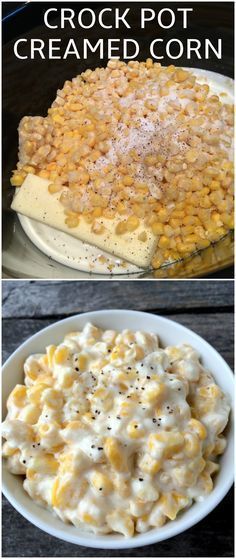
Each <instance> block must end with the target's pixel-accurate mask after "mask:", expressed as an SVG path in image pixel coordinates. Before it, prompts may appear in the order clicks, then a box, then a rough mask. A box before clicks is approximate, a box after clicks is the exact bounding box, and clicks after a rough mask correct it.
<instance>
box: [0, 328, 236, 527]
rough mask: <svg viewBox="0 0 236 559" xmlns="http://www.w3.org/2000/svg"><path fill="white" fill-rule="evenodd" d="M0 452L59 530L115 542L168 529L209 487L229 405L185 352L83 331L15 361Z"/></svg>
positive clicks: (150, 338)
mask: <svg viewBox="0 0 236 559" xmlns="http://www.w3.org/2000/svg"><path fill="white" fill-rule="evenodd" d="M24 372H25V383H24V384H23V385H19V384H18V385H16V387H15V388H14V390H13V391H12V392H11V394H10V396H9V398H8V402H7V408H8V415H7V418H6V420H5V422H4V423H3V436H4V438H5V439H6V442H5V443H4V445H3V455H4V456H5V457H6V460H7V468H8V469H9V470H10V472H12V473H13V474H20V475H24V476H25V479H24V483H23V485H24V488H25V490H26V491H27V492H28V494H29V495H30V497H31V498H32V499H33V500H34V501H36V502H37V503H39V504H41V505H43V506H45V507H47V508H49V509H50V510H51V511H53V512H54V513H56V514H57V515H58V516H59V517H60V518H61V519H62V520H63V521H64V522H70V523H73V524H74V525H75V526H77V527H79V528H85V529H87V530H89V531H92V532H95V533H99V534H101V533H103V534H107V533H111V532H119V533H121V534H123V535H124V536H125V537H129V536H133V534H134V533H137V532H146V531H147V530H149V529H151V528H152V527H160V526H162V525H163V524H164V523H165V522H166V521H168V520H174V519H175V518H176V516H177V515H178V513H179V511H181V510H183V509H185V508H187V507H190V506H191V504H192V503H193V502H194V501H195V500H202V499H204V497H205V496H206V495H208V493H210V492H211V491H212V489H213V480H212V476H213V475H214V474H215V472H217V471H218V469H219V464H218V462H217V457H218V455H219V454H222V453H223V452H224V449H225V446H226V439H225V437H224V436H223V435H222V433H223V431H224V429H225V426H226V424H227V422H228V417H229V411H230V407H229V404H228V401H227V398H226V396H225V395H224V394H223V393H222V391H221V389H220V388H219V386H217V384H216V383H215V381H214V378H213V377H212V375H211V373H209V371H207V370H205V369H204V368H203V366H202V365H201V364H200V361H199V355H198V353H197V352H196V351H195V350H194V349H193V348H192V347H191V346H188V345H180V346H173V347H172V346H171V347H166V348H165V349H161V348H160V347H159V343H158V337H157V336H156V334H147V333H143V332H140V331H138V332H131V331H129V330H124V331H123V332H121V333H118V332H116V331H113V330H106V331H102V330H100V329H99V328H96V327H95V326H93V325H92V324H89V323H88V324H87V325H86V326H85V327H84V329H83V331H82V332H71V333H70V334H68V335H67V336H66V337H65V339H64V341H63V343H61V344H59V345H58V346H54V345H50V346H48V347H47V348H46V354H45V355H43V354H37V355H31V356H30V357H28V359H27V360H26V362H25V365H24Z"/></svg>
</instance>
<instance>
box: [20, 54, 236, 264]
mask: <svg viewBox="0 0 236 559" xmlns="http://www.w3.org/2000/svg"><path fill="white" fill-rule="evenodd" d="M223 100H224V98H223V97H222V100H221V99H220V97H219V96H217V95H212V94H211V93H210V91H209V86H208V85H206V84H202V83H201V84H200V83H198V81H197V79H196V77H194V76H193V74H192V73H190V72H188V71H185V70H183V69H180V68H176V67H175V66H173V65H171V66H168V67H167V68H164V67H162V66H161V65H160V64H158V63H153V62H152V60H151V59H148V60H147V61H146V62H141V63H140V62H137V61H132V62H129V63H128V64H126V63H124V62H121V61H119V60H111V61H110V62H108V65H107V67H106V68H96V70H94V71H92V70H86V72H84V73H83V74H81V75H79V76H77V77H76V78H74V79H72V81H71V82H70V81H66V82H65V84H64V87H63V89H61V90H58V91H57V97H56V99H55V101H54V102H53V104H52V107H51V108H50V109H49V110H48V115H47V116H46V117H45V118H43V117H38V116H37V117H24V118H23V119H22V120H21V123H20V126H19V162H18V164H17V170H15V171H14V174H13V177H12V180H11V183H12V185H13V186H21V184H22V182H23V181H24V178H25V177H26V175H27V174H28V173H33V174H36V175H37V176H40V177H42V178H45V179H49V180H50V181H52V183H51V185H50V186H49V191H50V193H51V194H54V193H56V192H57V193H58V192H60V191H62V192H61V195H60V201H61V203H62V204H63V206H64V208H65V221H66V223H67V225H68V226H69V227H72V228H73V227H76V226H77V225H78V224H79V220H80V217H81V216H83V217H84V218H85V220H86V221H87V222H88V223H91V228H92V230H93V231H94V232H96V233H97V234H98V235H99V234H100V233H101V232H104V226H103V225H102V224H101V219H99V218H102V217H104V218H108V219H114V218H117V216H118V217H119V222H118V224H117V223H116V233H118V234H120V235H122V234H124V233H126V232H129V231H134V230H135V229H136V228H137V227H138V226H139V224H140V222H141V221H142V223H144V224H145V226H146V228H147V229H149V228H151V230H152V232H153V233H154V234H155V235H156V236H157V251H156V254H155V255H154V258H153V261H152V265H153V267H154V268H158V267H159V266H161V265H162V264H163V263H165V262H170V261H174V260H178V259H181V258H183V257H185V256H188V255H189V254H191V253H193V252H195V251H196V250H199V249H202V248H205V247H207V246H209V244H210V243H211V242H214V241H216V240H218V239H219V238H221V237H223V236H224V235H225V234H226V233H227V232H228V230H229V229H232V228H233V224H234V219H233V163H232V156H231V153H232V138H233V107H232V105H230V104H224V101H223ZM140 240H143V241H145V240H146V234H145V232H144V234H143V238H142V239H140Z"/></svg>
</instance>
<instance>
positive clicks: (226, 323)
mask: <svg viewBox="0 0 236 559" xmlns="http://www.w3.org/2000/svg"><path fill="white" fill-rule="evenodd" d="M168 318H170V319H173V320H176V321H177V322H179V323H180V324H183V326H186V327H187V328H191V329H192V330H194V331H195V332H196V333H197V334H199V335H200V336H202V337H203V338H204V339H206V340H207V341H208V342H209V343H210V344H212V345H213V347H214V348H215V349H216V350H217V351H219V353H220V354H221V355H222V357H224V359H225V360H226V361H227V363H228V364H229V365H230V367H233V359H234V356H233V347H234V345H233V322H234V321H233V313H228V312H226V313H221V314H218V313H217V312H214V313H211V314H204V315H202V314H198V313H194V314H186V313H183V314H178V315H175V314H171V315H169V317H168ZM13 320H14V319H9V318H8V319H4V321H3V340H2V342H3V360H4V361H5V360H6V359H7V357H9V355H10V354H11V353H12V352H13V351H15V349H16V348H17V347H18V346H19V345H20V344H21V343H23V342H24V341H25V340H26V339H27V338H29V337H30V336H32V335H33V334H35V333H36V332H38V331H39V330H41V329H42V328H45V327H46V326H48V325H49V324H52V323H53V322H55V319H53V318H51V319H30V318H29V319H23V320H22V319H19V320H18V321H15V320H14V322H13Z"/></svg>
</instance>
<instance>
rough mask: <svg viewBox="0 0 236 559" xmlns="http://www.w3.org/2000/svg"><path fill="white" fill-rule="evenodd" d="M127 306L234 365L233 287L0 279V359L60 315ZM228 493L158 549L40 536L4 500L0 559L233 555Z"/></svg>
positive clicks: (228, 284) (227, 284)
mask: <svg viewBox="0 0 236 559" xmlns="http://www.w3.org/2000/svg"><path fill="white" fill-rule="evenodd" d="M105 308H107V309H109V308H118V309H121V308H126V309H135V310H142V311H147V312H152V313H155V314H161V315H164V316H168V317H169V318H171V319H173V320H176V321H178V322H180V323H181V324H183V325H185V326H187V327H189V328H192V329H193V330H194V331H195V332H197V333H198V334H200V336H203V337H204V338H205V339H206V340H207V341H208V342H210V343H211V344H212V345H213V346H214V347H215V348H216V349H217V350H218V351H219V352H220V353H221V355H222V356H223V357H224V359H225V360H226V361H227V363H228V364H229V365H230V366H231V367H233V282H231V281H224V280H223V281H209V280H206V281H185V280H184V281H179V282H177V281H120V282H116V281H114V282H109V283H108V282H107V283H104V282H102V281H101V282H99V281H90V282H87V281H86V282H82V281H81V282H79V281H78V282H72V281H71V282H69V281H65V282H60V281H55V282H53V281H50V282H48V281H45V282H43V281H37V282H35V281H30V282H24V281H18V282H15V281H3V361H5V359H6V358H7V357H8V356H9V355H10V354H11V353H12V352H13V351H14V350H15V349H16V348H17V347H18V346H19V345H20V344H21V343H22V342H23V341H24V340H26V339H27V338H28V337H29V336H31V335H32V334H34V333H35V332H37V331H38V330H40V329H42V328H44V327H45V326H47V325H49V324H51V323H53V322H55V321H57V320H60V319H61V318H64V317H67V316H70V315H73V314H76V313H82V312H86V311H90V310H98V309H105ZM233 554H234V552H233V491H232V490H231V491H230V492H229V493H228V495H227V496H226V497H225V499H224V500H223V501H222V502H221V503H220V505H218V507H217V508H216V509H215V510H214V511H213V512H212V513H211V514H209V515H208V516H207V517H206V518H205V519H204V520H202V521H201V522H199V524H197V525H196V526H194V527H193V528H191V529H189V530H188V531H187V532H185V533H183V534H181V535H179V536H176V537H174V538H172V539H170V540H167V541H164V542H161V543H158V544H156V545H151V546H146V547H142V548H138V549H134V550H117V551H115V550H114V551H109V550H102V549H97V550H94V549H91V548H85V547H80V546H75V545H73V544H69V543H65V542H63V541H60V540H58V539H56V538H54V537H52V536H49V535H47V534H46V533H44V532H42V531H40V530H39V529H37V528H36V527H34V526H33V525H32V524H30V523H29V522H28V521H27V520H25V519H24V518H23V517H22V516H21V515H20V514H19V513H18V512H16V511H15V510H14V509H13V508H12V506H11V505H10V504H9V503H8V501H7V500H6V499H5V498H3V556H4V557H35V556H36V557H94V556H99V557H118V556H121V557H127V556H129V557H137V556H138V557H139V556H141V557H147V556H151V557H161V556H162V557H173V556H177V557H186V556H193V557H199V556H200V557H233Z"/></svg>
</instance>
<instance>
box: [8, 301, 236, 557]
mask: <svg viewBox="0 0 236 559" xmlns="http://www.w3.org/2000/svg"><path fill="white" fill-rule="evenodd" d="M111 315H112V316H114V318H116V319H118V317H119V315H122V318H126V319H127V320H128V317H131V316H132V318H133V319H134V320H135V318H137V322H135V324H136V325H135V326H133V328H132V327H131V326H129V325H127V326H125V325H123V326H122V329H123V328H125V327H127V328H131V329H140V328H139V326H138V319H140V320H141V319H142V318H143V319H144V320H146V321H148V320H149V321H150V323H151V322H153V326H152V327H151V328H149V331H150V332H151V331H153V328H154V322H155V321H156V322H157V323H158V322H159V325H160V324H161V325H162V326H166V327H167V329H168V327H169V328H170V329H171V328H173V327H174V329H176V330H179V332H181V333H182V334H183V335H187V338H189V337H193V342H192V343H193V346H194V340H195V341H196V342H197V343H198V345H201V346H202V347H205V349H206V350H208V351H209V352H210V353H211V354H212V355H213V357H215V358H216V359H217V361H218V363H220V364H221V367H222V369H223V370H224V372H225V374H226V375H227V377H228V381H229V384H230V383H231V384H232V387H231V388H232V390H230V396H231V400H233V383H234V376H233V373H232V371H231V369H230V368H229V366H228V365H227V363H226V362H225V361H224V359H223V358H222V357H221V356H220V354H219V353H218V352H217V351H216V350H215V349H214V348H213V347H212V346H211V345H210V344H209V343H208V342H206V341H205V340H204V339H203V338H201V336H199V335H198V334H195V332H193V331H192V330H190V329H189V328H186V327H185V326H182V325H181V324H179V323H178V322H175V321H173V320H170V319H168V318H166V317H162V316H159V315H153V314H151V313H150V314H149V313H146V312H141V311H132V310H123V309H116V310H113V309H110V310H101V311H92V312H88V313H81V314H77V315H74V316H70V317H68V318H65V319H63V320H60V321H58V322H55V323H53V324H51V325H49V326H47V327H46V328H43V329H42V330H40V331H39V332H37V333H36V334H34V335H33V336H31V337H30V338H28V339H27V340H26V341H25V342H24V343H23V344H21V345H20V346H19V348H17V349H16V350H15V351H14V353H13V354H12V355H11V356H10V357H9V358H8V359H7V361H6V362H5V364H4V366H3V379H4V374H5V371H6V372H7V368H8V367H9V365H10V364H11V362H12V361H13V360H14V358H15V357H17V355H18V353H19V352H20V351H22V350H23V349H26V348H27V346H28V345H30V344H31V343H32V342H33V341H35V340H37V338H40V337H41V336H43V335H44V334H47V332H49V331H50V330H54V329H55V330H59V329H60V328H61V327H62V329H63V326H67V324H68V325H69V324H70V323H71V322H76V321H77V320H78V322H79V324H78V329H80V328H81V327H83V326H82V324H83V325H84V324H85V323H86V322H88V321H91V322H94V321H95V323H96V322H97V324H98V326H99V319H101V321H103V320H102V319H103V318H104V317H105V319H106V318H108V322H110V321H109V317H111ZM105 321H106V320H105ZM111 321H112V320H111ZM101 327H104V326H103V325H101ZM105 327H106V328H108V327H110V328H115V327H114V324H113V326H111V325H110V326H108V325H107V326H105ZM117 329H118V330H119V329H120V328H117ZM143 330H148V328H147V326H145V327H144V328H143ZM66 331H67V332H68V329H67V328H66V330H65V333H66ZM157 334H158V335H159V337H160V338H161V339H162V336H160V329H159V331H157ZM52 336H53V334H52ZM59 339H61V338H59ZM59 339H58V341H59ZM50 342H51V343H52V340H51V339H50ZM57 343H58V342H57ZM171 343H172V344H173V345H177V344H175V341H174V340H173V341H172V342H171ZM188 343H190V342H188ZM195 347H196V344H195ZM213 374H214V373H213ZM223 384H224V382H223V383H222V385H223ZM231 413H232V412H231ZM231 424H232V427H233V421H232V418H231ZM232 431H233V429H232V428H231V429H230V435H231V436H230V437H228V446H227V448H228V450H231V451H232V452H231V456H232V467H231V468H229V471H228V472H227V475H224V477H223V481H221V483H220V484H219V485H216V486H215V487H214V489H213V491H212V492H211V493H210V494H209V495H208V496H207V498H206V499H205V500H204V501H203V502H201V503H195V504H194V505H192V506H191V507H190V509H188V511H186V512H184V513H183V514H182V515H180V516H179V517H178V519H177V520H175V521H171V522H169V523H167V524H166V525H164V527H162V528H154V529H152V530H150V531H149V532H146V533H144V534H138V535H137V536H135V537H134V538H124V537H122V536H118V535H115V536H110V535H103V536H99V535H94V534H90V533H87V532H82V531H79V530H78V529H77V528H75V527H74V526H72V525H67V524H64V523H63V522H62V521H60V519H57V518H56V519H55V517H54V515H52V513H51V512H50V511H48V510H47V509H43V508H42V507H40V506H39V505H36V504H35V503H34V502H33V501H31V499H30V498H28V496H27V500H29V506H28V507H26V506H24V504H22V503H21V502H19V500H18V499H17V498H16V497H15V495H14V494H13V492H12V491H11V490H10V489H9V487H8V483H7V480H6V479H4V473H5V474H6V472H4V468H3V479H2V490H3V494H4V495H5V497H6V498H7V499H8V500H9V502H10V503H11V504H12V505H13V507H14V508H15V509H16V510H17V511H18V512H19V513H20V514H22V516H24V517H25V518H26V519H27V520H28V521H29V522H31V523H32V524H34V525H35V526H37V527H38V528H40V529H41V530H43V531H45V532H47V533H48V534H50V535H52V536H55V537H57V538H59V539H62V540H64V541H67V542H70V543H74V544H77V545H82V546H85V547H91V548H99V549H128V548H135V547H141V546H144V545H150V544H153V543H157V542H160V541H163V540H165V539H167V538H168V539H169V538H171V537H173V536H175V535H177V534H180V533H182V532H184V531H185V530H187V529H188V528H190V527H192V526H193V525H195V524H197V523H198V522H199V521H200V520H202V519H203V518H204V517H205V516H207V515H208V514H209V513H210V512H211V511H212V510H213V509H214V508H215V507H216V506H217V505H218V504H219V503H220V501H221V500H222V499H223V498H224V496H225V495H226V494H227V492H228V491H229V489H230V487H231V486H232V484H233V480H234V465H233V432H232ZM229 447H230V449H229ZM7 474H8V475H11V474H9V473H8V472H7ZM11 477H12V476H11ZM14 477H16V476H14ZM30 504H31V505H32V507H35V506H36V507H37V509H38V511H39V512H40V513H41V516H46V515H50V516H49V517H48V520H47V521H46V520H45V519H44V518H43V519H41V518H39V516H37V514H34V512H31V511H30V510H29V509H30ZM189 511H190V514H188V512H189ZM50 519H51V520H52V519H53V520H54V522H56V523H58V522H59V523H60V527H58V528H57V527H54V526H53V525H50V523H49V522H50Z"/></svg>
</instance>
